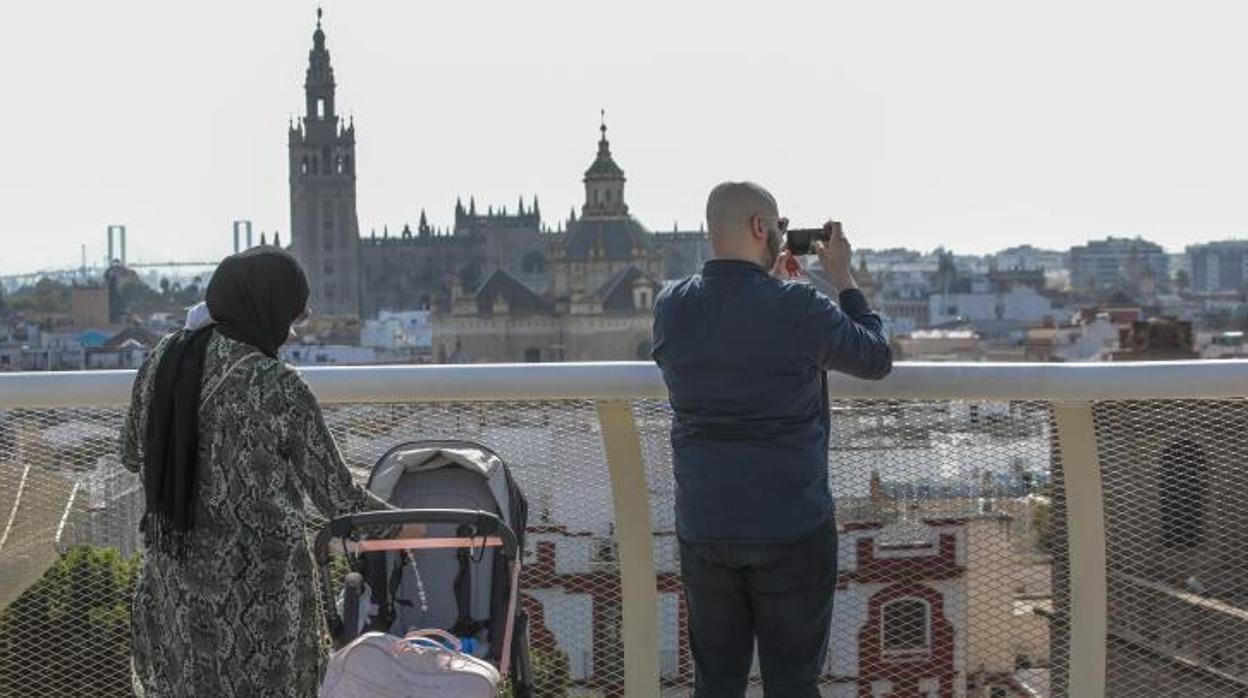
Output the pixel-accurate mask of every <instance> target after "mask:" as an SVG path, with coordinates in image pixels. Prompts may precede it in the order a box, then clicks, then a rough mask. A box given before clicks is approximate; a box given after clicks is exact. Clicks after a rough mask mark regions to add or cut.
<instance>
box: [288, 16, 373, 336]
mask: <svg viewBox="0 0 1248 698" xmlns="http://www.w3.org/2000/svg"><path fill="white" fill-rule="evenodd" d="M334 87H335V83H334V68H333V66H332V65H330V61H329V50H328V49H326V48H325V32H324V30H322V29H321V10H319V9H318V10H317V11H316V31H315V32H313V34H312V50H311V51H310V52H309V53H308V72H307V78H306V80H305V81H304V84H303V88H304V92H305V95H306V98H307V101H306V111H305V113H304V116H303V117H302V118H300V119H299V121H298V123H292V124H291V126H290V138H289V150H290V251H291V252H292V253H293V254H294V255H295V257H296V258H298V259H299V262H300V263H301V264H302V265H303V269H304V271H305V272H306V273H307V275H308V285H309V286H310V287H311V291H312V295H311V298H310V299H309V301H308V303H309V306H310V307H309V309H310V310H311V312H312V313H313V314H315V315H337V316H354V317H358V316H359V312H360V233H359V221H358V219H357V218H356V211H355V123H354V121H353V120H352V121H350V122H347V123H344V122H343V120H342V119H341V118H339V117H338V113H337V111H336V109H335V105H334Z"/></svg>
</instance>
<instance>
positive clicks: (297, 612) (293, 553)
mask: <svg viewBox="0 0 1248 698" xmlns="http://www.w3.org/2000/svg"><path fill="white" fill-rule="evenodd" d="M163 349H164V343H162V344H161V345H158V346H157V348H156V349H155V350H154V351H153V352H152V356H151V357H150V358H149V359H148V362H147V363H146V364H145V365H144V366H143V368H142V369H140V371H139V374H138V377H137V379H136V380H135V387H134V395H133V400H132V402H131V409H130V414H129V416H128V418H127V420H126V424H125V426H124V428H123V431H122V441H121V449H122V462H123V463H124V464H125V466H126V467H127V468H129V469H130V470H133V471H136V472H138V471H139V470H140V469H141V466H142V463H143V457H142V453H141V449H142V441H143V439H142V433H143V426H144V425H145V424H146V415H147V406H148V405H149V404H150V402H151V397H152V389H153V383H154V377H155V374H156V370H155V368H156V366H157V364H158V361H159V357H160V356H161V354H162V352H163ZM201 390H202V392H201V403H200V412H199V420H200V421H199V429H200V445H199V466H198V475H197V488H198V489H197V500H196V503H195V525H194V528H192V529H191V531H190V532H189V534H188V535H187V538H186V539H185V546H184V548H183V551H184V554H183V556H182V558H181V559H179V558H178V557H175V556H173V555H171V554H170V553H168V552H164V551H163V549H162V546H149V547H148V550H147V552H146V557H145V560H144V565H143V572H142V575H141V576H140V579H139V582H138V588H137V591H136V593H135V598H134V610H133V620H132V646H133V647H132V650H133V661H134V683H135V690H136V692H137V693H138V694H139V695H140V696H146V697H147V698H164V697H165V696H178V697H183V696H186V697H191V696H195V697H199V698H204V697H211V698H242V697H245V696H264V697H266V698H268V697H280V696H292V697H296V696H297V697H300V698H302V697H306V696H315V695H316V692H317V688H318V685H319V682H320V679H321V675H322V673H323V671H324V667H325V662H326V659H327V656H328V651H329V639H328V636H327V633H326V630H325V623H324V618H323V612H322V609H321V607H320V605H319V598H320V597H319V592H318V590H317V586H316V577H315V568H314V565H313V562H312V553H311V548H310V543H309V536H310V532H309V531H308V530H307V528H306V525H305V518H306V513H305V512H306V508H305V504H304V502H305V498H306V499H307V500H308V501H310V502H311V503H312V504H313V505H314V506H315V508H316V509H318V510H319V511H320V513H321V514H323V515H324V516H326V517H332V516H337V515H340V514H345V513H350V512H353V511H360V510H372V509H385V508H388V505H386V504H385V503H384V502H382V501H381V500H379V499H377V498H375V497H373V496H372V495H371V494H369V493H368V492H367V491H366V490H364V489H363V488H362V487H360V486H358V485H355V484H353V482H352V479H351V475H350V473H349V472H348V470H347V467H346V465H345V464H344V463H343V460H342V456H341V455H340V454H339V453H338V449H337V447H336V446H335V445H334V441H333V438H332V436H331V435H330V432H329V429H328V428H327V427H326V425H325V421H324V419H323V418H322V416H321V410H320V408H319V406H318V405H317V402H316V398H315V397H313V395H312V392H311V390H309V388H308V386H307V384H306V383H305V382H304V381H303V379H302V378H301V377H300V376H299V374H298V373H296V372H295V371H294V370H293V369H291V368H290V367H288V366H286V365H284V364H282V363H280V362H278V361H275V360H273V359H271V358H269V357H267V356H265V355H263V354H261V353H260V352H258V351H256V350H255V349H254V348H252V347H250V346H248V345H246V344H243V343H240V342H236V341H234V340H231V339H228V338H226V337H223V336H221V335H219V334H218V335H216V336H214V337H213V338H212V340H211V341H210V342H209V344H208V349H207V358H206V360H205V362H204V369H203V382H202V389H201Z"/></svg>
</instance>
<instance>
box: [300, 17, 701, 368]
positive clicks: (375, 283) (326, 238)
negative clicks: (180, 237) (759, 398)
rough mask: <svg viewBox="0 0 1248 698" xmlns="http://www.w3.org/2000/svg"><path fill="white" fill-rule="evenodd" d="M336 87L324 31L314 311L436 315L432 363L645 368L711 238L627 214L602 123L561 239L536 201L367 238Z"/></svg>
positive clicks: (303, 183) (310, 136) (473, 208)
mask: <svg viewBox="0 0 1248 698" xmlns="http://www.w3.org/2000/svg"><path fill="white" fill-rule="evenodd" d="M335 86H336V85H335V82H334V77H333V69H332V67H331V66H330V61H329V51H328V49H327V48H326V46H325V33H324V31H323V30H322V29H321V26H320V22H319V20H318V22H317V28H316V31H315V33H314V34H313V48H312V51H311V53H310V54H309V66H308V73H307V80H306V82H305V91H306V94H307V116H305V117H303V118H302V119H301V120H300V123H299V125H298V126H295V127H292V129H291V131H290V186H291V233H292V235H291V248H290V249H291V251H292V252H293V253H294V254H295V255H296V256H297V257H298V258H299V259H300V261H301V262H302V263H303V265H304V267H305V269H306V270H307V273H308V279H309V282H310V284H311V286H312V300H311V304H312V309H313V312H314V313H317V314H321V315H330V316H348V317H360V318H365V319H367V318H373V317H377V316H378V314H379V313H382V312H385V311H391V312H403V311H409V310H430V311H432V312H433V327H434V338H433V342H434V358H435V360H444V361H509V360H514V361H525V360H529V361H549V360H565V359H566V360H591V359H636V358H648V356H649V341H650V309H651V306H652V304H653V302H654V296H655V294H656V293H657V292H658V289H659V287H660V285H661V284H662V283H663V282H664V281H665V280H667V279H674V278H681V277H684V276H688V275H690V274H693V273H696V272H697V271H698V270H699V269H700V268H701V266H702V263H703V262H704V261H705V260H706V259H707V258H708V257H709V255H710V249H709V244H708V242H707V240H706V236H705V234H704V233H702V232H701V231H697V232H694V231H687V232H680V231H678V230H673V231H672V232H664V233H654V232H651V231H650V230H648V229H647V228H646V227H645V226H644V225H642V224H641V223H640V222H639V221H637V220H636V219H635V218H633V217H632V216H631V215H630V214H629V209H628V204H627V202H626V200H625V194H624V184H625V181H626V180H625V176H624V171H623V169H622V168H621V167H620V166H619V165H618V164H617V163H616V162H615V160H614V158H613V157H612V155H611V148H610V143H609V141H608V140H607V135H606V134H607V127H606V124H605V122H604V123H603V124H602V125H601V126H600V132H601V135H600V138H599V141H598V151H597V154H596V156H595V158H594V160H593V163H592V164H591V165H590V167H589V169H588V170H587V171H586V172H585V175H584V177H583V180H582V182H583V184H584V190H585V203H584V205H583V206H582V207H581V210H580V215H579V216H578V215H577V212H576V211H575V210H574V211H573V212H572V213H571V214H570V215H569V216H568V218H567V219H566V220H565V221H563V222H560V223H559V224H558V225H557V226H556V228H555V229H552V228H551V226H550V225H548V224H546V223H544V222H543V217H542V213H541V208H540V205H539V203H538V201H537V199H536V198H534V199H533V200H532V203H531V204H529V203H526V202H525V201H524V199H523V198H522V199H520V200H519V201H518V202H517V205H516V207H515V209H513V210H511V211H508V210H507V208H506V207H500V208H497V209H496V208H494V207H493V206H490V207H487V208H486V210H485V211H484V212H482V211H479V210H478V208H477V205H476V201H475V200H474V199H471V198H470V199H469V201H468V204H467V206H465V205H464V204H463V202H462V200H461V201H457V202H456V203H455V224H454V226H453V227H452V228H451V229H450V230H440V229H437V228H434V227H432V226H430V225H429V223H428V220H427V217H426V215H425V213H424V212H423V211H422V212H421V214H420V220H419V223H418V224H417V225H416V228H415V230H413V229H412V227H411V226H410V225H404V226H403V228H402V230H401V231H399V232H397V233H395V234H391V232H390V230H389V228H388V227H383V228H382V231H381V234H380V235H378V234H377V231H376V230H375V229H374V230H373V231H372V232H371V233H370V234H369V235H368V236H367V237H364V238H361V237H360V235H359V227H358V222H357V216H356V208H355V200H356V198H355V184H356V172H355V169H354V162H355V152H354V151H355V127H354V124H353V123H350V122H347V123H345V124H344V123H343V121H342V120H341V119H340V118H339V117H338V116H337V115H336V112H335V106H334V91H335Z"/></svg>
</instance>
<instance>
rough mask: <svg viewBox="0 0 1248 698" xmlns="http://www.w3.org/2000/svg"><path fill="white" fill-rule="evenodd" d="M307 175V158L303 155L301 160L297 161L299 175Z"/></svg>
mask: <svg viewBox="0 0 1248 698" xmlns="http://www.w3.org/2000/svg"><path fill="white" fill-rule="evenodd" d="M307 173H308V156H307V155H304V156H303V159H302V160H300V161H299V174H305V175H306V174H307Z"/></svg>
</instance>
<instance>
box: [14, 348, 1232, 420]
mask: <svg viewBox="0 0 1248 698" xmlns="http://www.w3.org/2000/svg"><path fill="white" fill-rule="evenodd" d="M299 370H300V372H301V373H302V374H303V375H304V376H306V377H307V380H308V382H309V383H310V384H311V385H312V388H313V390H314V391H315V392H316V394H317V396H318V397H319V398H320V399H321V400H323V401H324V402H326V403H334V404H352V403H355V404H359V403H386V402H452V401H453V402H460V401H473V400H481V401H485V400H489V401H507V400H523V401H533V400H560V399H573V400H576V399H581V400H636V399H646V398H651V399H653V398H665V397H667V390H666V388H665V387H664V385H663V380H662V377H661V376H660V374H659V370H658V368H656V367H655V366H654V365H653V364H650V363H642V362H600V363H566V364H488V365H483V364H477V365H454V366H452V365H447V366H427V365H422V366H316V367H307V368H300V369H299ZM133 380H134V371H64V372H48V373H0V409H12V408H51V407H106V406H115V405H124V404H126V403H127V402H128V401H129V399H130V387H131V383H132V381H133ZM829 390H830V391H831V392H832V394H833V396H835V397H837V398H840V399H864V400H1045V401H1049V402H1082V401H1089V400H1149V399H1166V398H1208V399H1218V398H1222V399H1224V398H1237V397H1244V396H1245V395H1248V360H1245V359H1236V360H1226V361H1170V362H1157V363H1150V362H1124V363H1084V364H1078V363H1072V364H1024V363H919V362H915V363H899V364H897V365H896V366H895V367H894V368H893V372H892V374H891V375H889V377H888V378H887V379H886V380H883V381H863V380H858V379H855V378H849V377H846V376H842V375H839V374H832V375H831V376H830V380H829Z"/></svg>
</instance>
